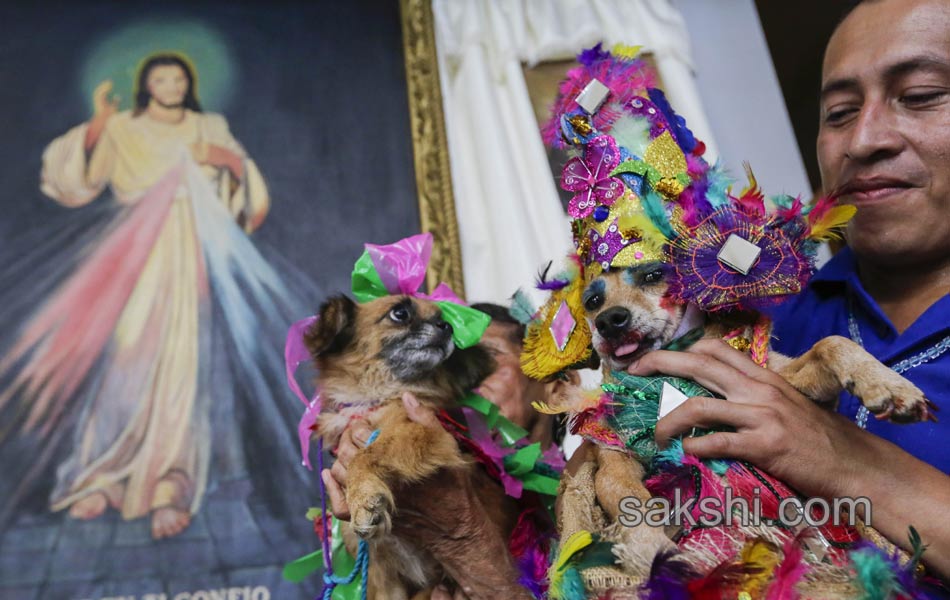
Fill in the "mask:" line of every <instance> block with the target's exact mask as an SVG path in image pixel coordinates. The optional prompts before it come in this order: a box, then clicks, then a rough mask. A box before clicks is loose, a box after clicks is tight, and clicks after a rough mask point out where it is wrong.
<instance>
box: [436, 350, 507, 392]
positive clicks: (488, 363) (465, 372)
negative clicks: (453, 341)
mask: <svg viewBox="0 0 950 600" xmlns="http://www.w3.org/2000/svg"><path fill="white" fill-rule="evenodd" d="M497 367H498V365H497V363H495V359H494V358H492V356H491V354H489V353H488V350H485V347H484V346H482V345H481V344H475V345H474V346H472V347H471V348H466V349H464V350H459V349H457V348H456V350H455V351H454V352H452V355H451V356H449V358H448V360H446V361H445V368H446V370H447V371H448V372H449V374H451V375H452V378H453V380H454V381H455V382H457V383H458V385H459V387H460V388H462V389H463V390H470V389H472V388H476V387H478V386H479V385H480V384H481V383H482V381H483V380H484V379H485V378H486V377H488V376H489V375H491V374H492V373H494V372H495V369H496V368H497Z"/></svg>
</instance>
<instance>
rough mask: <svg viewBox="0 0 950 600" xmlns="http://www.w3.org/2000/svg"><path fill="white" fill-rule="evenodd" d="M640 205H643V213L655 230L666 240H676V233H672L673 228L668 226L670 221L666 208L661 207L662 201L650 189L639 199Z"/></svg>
mask: <svg viewBox="0 0 950 600" xmlns="http://www.w3.org/2000/svg"><path fill="white" fill-rule="evenodd" d="M640 203H641V204H642V205H643V212H645V213H646V214H647V216H648V217H650V221H652V222H653V224H654V225H656V228H657V229H659V230H660V231H661V232H662V233H663V235H664V236H666V238H667V239H669V240H672V239H674V238H676V232H675V231H673V227H672V226H671V225H670V219H669V217H668V216H667V215H666V208H665V207H664V206H663V199H662V198H660V196H659V194H657V193H656V192H654V191H653V190H652V189H651V190H649V191H648V192H647V193H646V194H644V195H643V197H642V198H641V199H640Z"/></svg>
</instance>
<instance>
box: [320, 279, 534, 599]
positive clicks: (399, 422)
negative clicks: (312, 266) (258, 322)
mask: <svg viewBox="0 0 950 600" xmlns="http://www.w3.org/2000/svg"><path fill="white" fill-rule="evenodd" d="M304 340H305V342H306V344H307V348H308V349H309V350H310V352H311V354H312V355H313V357H314V359H315V362H316V366H317V368H318V369H319V378H318V381H317V383H318V385H319V387H320V389H321V393H322V397H323V401H324V406H323V409H322V411H321V415H320V418H319V421H318V433H319V435H320V436H321V437H322V438H323V439H324V442H325V443H326V444H327V445H328V447H331V448H332V447H335V446H336V445H337V443H338V441H339V439H340V435H341V434H342V432H343V430H344V429H345V428H346V425H347V424H348V423H349V421H350V419H352V418H355V417H359V418H365V419H366V420H367V421H368V422H369V424H370V426H371V427H373V428H374V429H378V430H379V436H378V437H377V439H376V440H375V441H374V442H373V443H371V444H370V445H369V446H367V447H366V448H364V449H362V450H360V451H359V453H358V454H357V455H356V457H355V458H354V459H353V461H352V462H351V463H350V465H349V467H348V475H347V489H346V501H347V504H348V505H349V507H350V513H351V521H350V523H349V524H348V526H347V528H346V537H347V538H348V546H350V544H353V545H354V546H355V537H354V536H353V535H352V534H353V533H355V534H356V535H358V536H359V537H361V538H363V539H365V540H369V541H370V543H371V545H370V567H369V585H368V592H369V597H370V598H392V599H405V598H409V597H411V596H412V595H413V594H418V597H423V598H428V596H429V591H430V590H431V587H432V586H434V585H436V584H438V583H439V582H440V581H441V580H442V579H443V578H444V576H445V575H449V576H451V575H452V574H451V573H446V572H445V569H443V567H442V565H440V564H439V563H438V562H437V561H436V560H435V559H434V558H433V556H432V553H431V552H430V551H429V550H430V549H428V548H420V547H418V546H417V545H415V544H413V543H412V542H411V541H408V540H406V539H403V538H401V537H399V536H398V535H397V534H396V533H393V517H394V515H397V514H398V507H396V506H395V502H394V494H393V490H394V488H396V487H397V486H399V485H400V484H406V483H410V482H416V481H420V480H422V479H424V478H426V477H429V476H432V475H434V474H436V473H437V472H439V471H441V470H443V469H468V468H469V465H470V461H469V460H467V459H466V457H465V456H463V455H462V453H461V452H460V451H459V447H458V445H457V443H456V441H455V439H454V438H453V437H452V435H451V434H449V433H448V432H446V431H445V430H443V429H441V428H432V427H425V426H422V425H419V424H417V423H414V422H412V421H410V420H409V418H408V416H407V414H406V411H405V408H404V406H403V404H402V401H401V397H402V395H403V393H404V392H411V393H412V394H414V395H415V396H416V398H417V399H418V400H419V402H420V403H421V404H423V405H427V406H430V407H433V408H437V409H439V408H447V407H450V406H453V404H454V403H455V401H456V400H458V399H459V398H461V397H462V395H463V394H464V393H466V392H467V391H469V390H470V389H472V388H474V387H476V386H477V385H478V384H479V383H480V382H481V381H482V380H483V379H484V378H485V377H486V376H488V375H489V374H491V372H492V371H493V370H494V367H495V365H494V361H493V359H492V358H491V356H490V355H489V354H488V352H487V351H486V350H485V349H484V348H482V347H481V346H479V345H475V346H472V347H470V348H466V349H464V350H460V349H457V348H456V347H455V345H454V343H453V342H452V327H451V326H450V325H449V324H448V323H446V322H445V321H444V320H443V319H442V314H441V311H440V309H439V307H438V306H437V305H436V304H435V303H433V302H431V301H428V300H420V299H416V298H410V297H408V296H388V297H384V298H380V299H377V300H374V301H372V302H367V303H365V304H360V305H357V304H356V303H355V302H353V301H352V300H350V299H349V298H347V297H345V296H336V297H333V298H331V299H329V300H328V301H327V302H325V303H324V305H323V306H322V307H321V309H320V318H319V320H318V321H317V322H316V323H315V324H314V325H313V326H312V327H311V328H310V330H309V331H307V332H306V334H305V337H304ZM482 475H484V476H482ZM473 480H474V485H475V486H476V492H477V495H478V498H479V499H480V500H481V501H482V502H483V504H484V506H485V508H486V511H487V512H488V513H489V516H490V517H491V518H492V520H493V523H495V524H497V526H498V527H499V528H500V530H501V531H502V533H503V534H504V536H505V537H504V538H503V539H507V536H508V534H510V531H511V529H512V527H513V526H514V521H515V519H516V517H517V514H518V513H517V507H516V506H513V505H511V501H510V499H508V498H507V497H506V496H505V495H504V492H503V490H502V488H501V486H499V485H497V484H495V483H494V482H492V481H491V480H490V479H488V476H487V475H485V474H484V473H482V471H481V470H480V469H474V470H473ZM397 533H398V527H397Z"/></svg>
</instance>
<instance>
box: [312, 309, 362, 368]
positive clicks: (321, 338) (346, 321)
mask: <svg viewBox="0 0 950 600" xmlns="http://www.w3.org/2000/svg"><path fill="white" fill-rule="evenodd" d="M356 310H357V306H356V303H355V302H353V301H352V300H350V299H349V298H347V297H346V296H344V295H342V294H340V295H339V296H333V297H331V298H329V299H328V300H327V301H326V302H324V303H323V305H322V306H320V316H319V318H318V319H317V321H316V323H314V324H313V325H311V326H310V328H309V329H307V331H306V332H305V333H304V336H303V340H304V343H305V344H306V345H307V349H308V350H310V355H311V356H313V358H317V357H319V356H322V355H325V354H333V353H335V352H339V351H341V350H343V348H345V347H346V345H347V344H349V343H350V341H351V340H352V339H353V336H354V334H355V333H356Z"/></svg>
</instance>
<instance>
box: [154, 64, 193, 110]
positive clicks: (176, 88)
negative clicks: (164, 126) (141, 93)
mask: <svg viewBox="0 0 950 600" xmlns="http://www.w3.org/2000/svg"><path fill="white" fill-rule="evenodd" d="M147 86H148V93H149V95H151V96H152V98H154V99H155V101H156V102H158V104H160V105H161V106H164V107H165V108H177V107H179V106H181V105H182V103H183V102H184V101H185V94H186V93H187V92H188V77H187V76H186V75H185V71H184V70H182V68H181V67H179V66H178V65H159V66H157V67H153V68H152V70H151V71H149V73H148V79H147Z"/></svg>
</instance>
